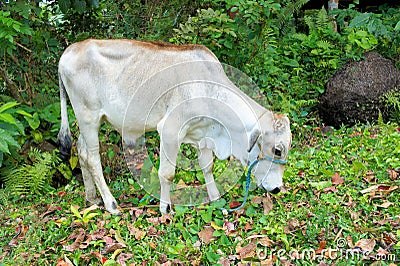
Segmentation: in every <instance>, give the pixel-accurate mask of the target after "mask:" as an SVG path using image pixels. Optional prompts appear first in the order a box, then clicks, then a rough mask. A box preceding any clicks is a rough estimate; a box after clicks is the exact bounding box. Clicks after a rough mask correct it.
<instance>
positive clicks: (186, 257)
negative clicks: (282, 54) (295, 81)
mask: <svg viewBox="0 0 400 266" xmlns="http://www.w3.org/2000/svg"><path fill="white" fill-rule="evenodd" d="M298 135H301V136H303V137H302V138H301V139H298V138H296V135H295V139H294V145H293V149H292V150H291V152H290V155H289V163H288V165H287V167H286V172H285V177H284V181H285V185H286V186H287V189H286V191H285V192H282V193H280V194H278V195H268V194H266V193H264V192H263V191H261V190H258V189H257V190H253V191H252V192H251V193H250V194H251V195H250V196H249V202H248V203H247V204H246V206H245V208H244V209H242V210H240V211H237V212H234V213H232V214H229V215H227V216H224V215H223V214H222V212H221V211H220V210H219V208H220V207H228V206H229V205H230V204H231V203H232V202H233V201H239V202H240V201H241V200H242V193H243V187H242V186H240V185H241V184H240V185H238V186H237V187H235V188H233V189H232V190H230V191H229V193H228V194H226V195H224V197H223V199H221V200H219V201H218V202H214V203H212V204H211V205H204V206H197V207H194V208H192V207H180V206H176V207H175V214H174V216H162V217H160V215H159V213H158V206H157V205H158V202H153V201H150V202H149V201H148V200H147V201H144V202H141V203H140V202H139V201H138V197H139V196H140V197H141V196H143V195H145V194H146V193H145V192H144V191H142V190H140V188H139V186H138V185H137V184H136V183H134V182H133V181H132V179H130V177H129V176H128V175H126V176H120V177H118V178H117V179H118V180H116V181H112V183H111V184H110V188H111V190H112V192H113V194H114V196H115V197H116V198H117V199H119V202H120V203H121V206H122V207H123V208H124V213H123V216H122V217H115V216H110V215H109V214H108V213H106V212H105V211H104V210H102V209H100V208H99V209H94V210H88V211H87V212H86V213H85V214H83V213H81V217H79V215H78V214H76V212H75V209H76V208H79V211H82V210H84V209H85V208H86V207H87V206H86V205H85V202H84V189H83V187H82V186H81V185H80V184H79V183H78V182H77V181H72V182H71V183H70V184H69V185H67V186H66V187H62V188H60V189H59V190H54V191H51V192H49V193H48V194H46V195H44V196H41V197H38V198H32V197H30V196H26V197H25V198H15V197H13V196H11V195H9V194H8V193H7V192H6V191H5V190H4V189H3V190H0V265H56V264H57V262H58V263H59V264H61V263H65V262H68V261H70V262H72V263H73V264H74V265H103V264H104V265H119V264H121V265H123V264H124V263H125V264H126V265H129V264H132V265H142V263H144V262H147V263H148V265H154V264H163V263H166V264H165V265H171V264H175V265H177V264H179V263H183V264H185V265H215V264H218V263H220V264H223V263H227V262H230V264H231V265H239V264H240V263H242V265H244V264H245V263H247V262H250V263H252V264H253V265H272V264H276V265H281V264H283V263H285V262H288V261H290V262H291V263H292V264H295V265H315V264H318V263H319V262H321V261H324V262H326V263H329V264H333V263H334V264H335V265H349V264H354V265H359V264H360V265H362V264H363V263H366V264H370V263H372V262H373V261H378V260H377V258H378V257H379V258H381V259H383V260H380V261H378V262H379V263H381V264H380V265H389V264H390V263H398V261H399V259H400V203H399V191H400V189H399V188H398V186H400V177H399V176H398V175H397V176H396V173H397V172H396V171H394V170H396V169H399V168H400V129H399V125H396V124H388V125H386V124H381V125H379V126H369V125H367V126H365V125H360V126H357V127H353V128H351V129H341V130H335V131H332V132H330V133H327V134H326V135H323V134H321V133H320V131H319V129H308V130H304V132H302V134H298ZM128 179H129V182H128ZM241 181H242V182H243V181H244V179H242V180H241ZM271 203H273V208H272V210H269V207H270V205H271ZM150 204H151V205H150ZM71 206H73V207H72V208H71ZM72 210H74V211H72ZM92 214H93V215H92ZM346 251H347V253H346ZM357 251H359V252H361V251H363V252H364V253H365V254H367V253H368V254H369V255H365V256H364V255H361V254H359V253H357ZM313 252H315V254H314V253H313ZM271 255H272V256H271ZM314 255H315V256H314ZM373 255H375V257H374V256H373ZM117 263H118V264H117ZM61 265H67V264H61ZM224 265H226V264H224Z"/></svg>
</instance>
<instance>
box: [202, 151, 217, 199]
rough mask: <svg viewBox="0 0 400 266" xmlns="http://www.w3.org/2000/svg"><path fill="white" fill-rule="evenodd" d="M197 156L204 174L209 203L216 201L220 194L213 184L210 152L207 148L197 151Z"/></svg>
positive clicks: (211, 155) (212, 164)
mask: <svg viewBox="0 0 400 266" xmlns="http://www.w3.org/2000/svg"><path fill="white" fill-rule="evenodd" d="M197 154H198V160H199V165H200V167H201V170H202V171H203V174H204V180H205V182H206V186H207V192H208V198H209V199H210V200H211V201H214V200H217V199H219V198H220V194H219V191H218V188H217V186H216V184H215V181H214V176H213V173H212V170H213V166H214V163H213V153H212V150H210V149H208V148H203V149H199V150H198V151H197Z"/></svg>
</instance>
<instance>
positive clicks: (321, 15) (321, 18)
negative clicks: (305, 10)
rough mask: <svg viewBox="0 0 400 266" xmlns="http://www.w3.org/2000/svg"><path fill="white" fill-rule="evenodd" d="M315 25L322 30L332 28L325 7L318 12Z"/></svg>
mask: <svg viewBox="0 0 400 266" xmlns="http://www.w3.org/2000/svg"><path fill="white" fill-rule="evenodd" d="M315 24H316V25H317V27H318V28H320V29H325V28H327V27H332V24H331V23H330V21H329V16H328V13H327V12H326V9H325V8H324V7H322V8H321V9H320V11H319V12H318V14H317V17H316V19H315Z"/></svg>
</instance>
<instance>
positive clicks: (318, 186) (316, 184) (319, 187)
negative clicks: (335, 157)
mask: <svg viewBox="0 0 400 266" xmlns="http://www.w3.org/2000/svg"><path fill="white" fill-rule="evenodd" d="M310 185H311V186H312V187H313V188H316V189H317V190H322V189H324V188H328V187H331V186H332V182H331V181H320V182H310Z"/></svg>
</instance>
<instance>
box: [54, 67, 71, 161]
mask: <svg viewBox="0 0 400 266" xmlns="http://www.w3.org/2000/svg"><path fill="white" fill-rule="evenodd" d="M59 83H60V107H61V127H60V131H59V132H58V136H57V143H58V149H59V151H60V155H59V156H60V158H61V159H62V160H63V161H64V162H66V161H68V160H69V158H70V157H71V148H72V138H71V130H70V128H69V121H68V111H67V97H68V96H67V92H66V90H65V86H64V83H63V81H62V78H61V75H59Z"/></svg>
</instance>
